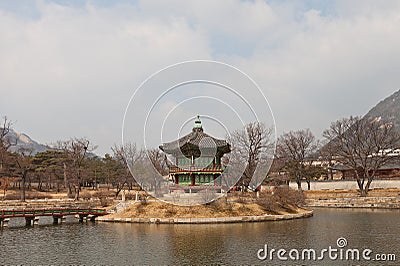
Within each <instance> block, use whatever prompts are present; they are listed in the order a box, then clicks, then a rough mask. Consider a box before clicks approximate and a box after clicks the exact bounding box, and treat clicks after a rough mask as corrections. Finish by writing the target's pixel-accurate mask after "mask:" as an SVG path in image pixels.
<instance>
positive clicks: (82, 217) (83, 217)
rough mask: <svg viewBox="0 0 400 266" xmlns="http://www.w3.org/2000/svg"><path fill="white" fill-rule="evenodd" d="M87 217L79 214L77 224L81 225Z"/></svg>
mask: <svg viewBox="0 0 400 266" xmlns="http://www.w3.org/2000/svg"><path fill="white" fill-rule="evenodd" d="M86 217H87V214H79V222H80V223H82V222H83V219H85V218H86Z"/></svg>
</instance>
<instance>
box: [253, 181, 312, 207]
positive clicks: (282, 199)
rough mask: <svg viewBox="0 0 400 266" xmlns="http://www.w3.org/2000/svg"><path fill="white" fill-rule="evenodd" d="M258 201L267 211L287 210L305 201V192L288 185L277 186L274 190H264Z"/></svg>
mask: <svg viewBox="0 0 400 266" xmlns="http://www.w3.org/2000/svg"><path fill="white" fill-rule="evenodd" d="M256 202H257V204H258V205H260V206H261V207H263V208H264V209H265V210H266V211H269V212H272V213H278V212H280V211H283V210H286V211H287V210H290V209H291V208H293V207H300V206H302V205H304V203H305V201H304V195H303V193H302V192H301V191H297V190H294V189H291V188H289V187H288V186H282V187H276V188H275V189H274V190H273V191H272V192H262V193H260V197H259V198H258V199H257V201H256Z"/></svg>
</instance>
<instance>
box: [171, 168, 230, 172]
mask: <svg viewBox="0 0 400 266" xmlns="http://www.w3.org/2000/svg"><path fill="white" fill-rule="evenodd" d="M222 170H223V169H222V168H221V167H219V166H216V167H204V168H201V167H196V166H189V167H187V168H181V167H170V168H169V172H170V173H179V172H222Z"/></svg>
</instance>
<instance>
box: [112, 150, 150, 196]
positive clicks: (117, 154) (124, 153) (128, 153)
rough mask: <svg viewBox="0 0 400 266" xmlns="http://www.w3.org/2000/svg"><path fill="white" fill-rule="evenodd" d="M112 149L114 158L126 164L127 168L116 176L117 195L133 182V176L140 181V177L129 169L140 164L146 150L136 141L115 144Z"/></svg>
mask: <svg viewBox="0 0 400 266" xmlns="http://www.w3.org/2000/svg"><path fill="white" fill-rule="evenodd" d="M111 150H112V151H113V153H114V158H115V159H116V160H117V161H118V162H120V163H121V164H122V165H124V169H125V170H124V172H123V173H118V175H117V176H116V177H115V185H116V192H115V196H116V197H117V196H118V194H119V193H120V192H121V190H122V189H123V188H124V186H125V185H129V184H132V183H133V178H134V179H135V180H136V182H137V183H140V178H139V177H136V176H135V177H134V176H132V174H131V172H130V171H129V170H130V169H131V170H133V169H134V168H135V169H136V167H137V166H138V165H140V161H141V160H142V158H143V155H144V152H143V150H141V149H138V148H137V147H136V144H135V143H126V144H125V145H121V146H118V145H114V147H112V148H111Z"/></svg>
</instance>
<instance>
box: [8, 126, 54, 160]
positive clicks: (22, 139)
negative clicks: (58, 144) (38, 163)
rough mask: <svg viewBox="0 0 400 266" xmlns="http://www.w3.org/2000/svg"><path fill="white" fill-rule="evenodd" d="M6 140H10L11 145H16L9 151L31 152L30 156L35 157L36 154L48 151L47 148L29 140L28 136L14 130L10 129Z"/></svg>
mask: <svg viewBox="0 0 400 266" xmlns="http://www.w3.org/2000/svg"><path fill="white" fill-rule="evenodd" d="M6 137H7V138H10V140H11V143H15V141H16V143H17V145H16V146H11V147H10V151H14V152H15V151H20V150H21V149H24V150H29V151H30V150H31V151H32V155H35V154H36V153H38V152H43V151H46V150H48V149H49V147H48V146H46V145H43V144H40V143H38V142H36V141H34V140H33V139H31V138H30V137H29V136H28V135H26V134H24V133H18V132H16V131H15V130H13V129H11V130H10V132H8V134H7V135H6Z"/></svg>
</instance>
